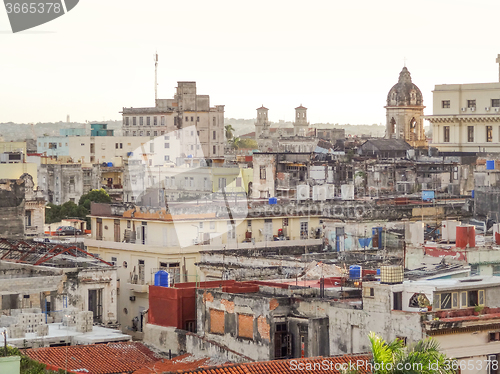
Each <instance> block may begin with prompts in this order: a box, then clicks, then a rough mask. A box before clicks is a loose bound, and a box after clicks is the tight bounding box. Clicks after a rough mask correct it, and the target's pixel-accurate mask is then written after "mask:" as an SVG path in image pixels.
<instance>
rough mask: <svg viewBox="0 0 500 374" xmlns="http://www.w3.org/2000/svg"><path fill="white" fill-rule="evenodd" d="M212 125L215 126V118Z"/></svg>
mask: <svg viewBox="0 0 500 374" xmlns="http://www.w3.org/2000/svg"><path fill="white" fill-rule="evenodd" d="M213 124H214V126H215V117H214V118H213Z"/></svg>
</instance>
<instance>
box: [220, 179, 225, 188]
mask: <svg viewBox="0 0 500 374" xmlns="http://www.w3.org/2000/svg"><path fill="white" fill-rule="evenodd" d="M224 188H226V178H219V190H222V189H224Z"/></svg>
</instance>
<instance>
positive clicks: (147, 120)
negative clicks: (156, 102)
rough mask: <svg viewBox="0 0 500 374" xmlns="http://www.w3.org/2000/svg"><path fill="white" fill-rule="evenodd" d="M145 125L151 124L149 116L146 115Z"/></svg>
mask: <svg viewBox="0 0 500 374" xmlns="http://www.w3.org/2000/svg"><path fill="white" fill-rule="evenodd" d="M146 125H148V126H151V117H146Z"/></svg>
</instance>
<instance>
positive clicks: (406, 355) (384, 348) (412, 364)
mask: <svg viewBox="0 0 500 374" xmlns="http://www.w3.org/2000/svg"><path fill="white" fill-rule="evenodd" d="M368 338H369V339H370V343H371V350H372V355H373V358H372V365H373V369H372V373H373V374H403V373H404V374H431V373H433V374H451V373H455V372H456V370H455V369H453V366H454V365H452V363H453V361H452V360H450V359H448V358H447V357H446V355H444V354H443V353H441V352H439V344H438V342H437V341H436V340H434V339H432V338H427V339H424V340H420V341H418V342H416V343H413V344H410V345H408V346H406V347H405V345H404V343H403V342H402V341H401V340H400V339H396V340H394V341H393V342H392V343H387V342H386V341H385V340H384V339H382V338H381V337H380V336H378V335H377V334H375V333H374V332H370V335H369V336H368Z"/></svg>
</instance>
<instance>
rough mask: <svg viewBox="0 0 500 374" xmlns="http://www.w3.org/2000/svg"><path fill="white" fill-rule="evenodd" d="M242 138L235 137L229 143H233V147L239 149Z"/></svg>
mask: <svg viewBox="0 0 500 374" xmlns="http://www.w3.org/2000/svg"><path fill="white" fill-rule="evenodd" d="M240 140H241V139H240V138H238V137H233V138H232V139H231V141H230V142H229V143H230V144H231V147H233V148H234V149H238V148H240Z"/></svg>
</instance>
